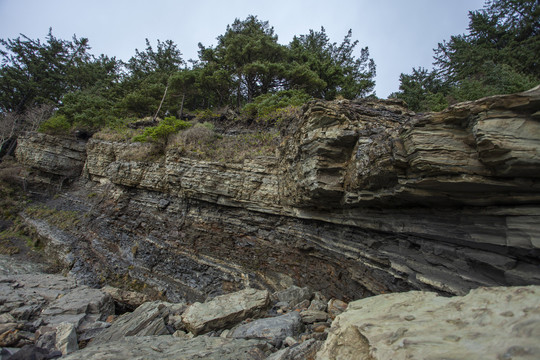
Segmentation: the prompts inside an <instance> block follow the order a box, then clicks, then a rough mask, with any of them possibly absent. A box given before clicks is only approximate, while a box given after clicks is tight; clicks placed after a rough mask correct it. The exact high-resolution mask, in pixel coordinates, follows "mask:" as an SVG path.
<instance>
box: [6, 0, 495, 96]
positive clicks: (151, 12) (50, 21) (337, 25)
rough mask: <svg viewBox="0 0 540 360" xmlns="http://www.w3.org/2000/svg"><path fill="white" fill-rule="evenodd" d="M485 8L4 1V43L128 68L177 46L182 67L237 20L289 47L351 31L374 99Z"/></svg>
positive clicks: (206, 0)
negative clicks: (80, 43) (55, 40)
mask: <svg viewBox="0 0 540 360" xmlns="http://www.w3.org/2000/svg"><path fill="white" fill-rule="evenodd" d="M484 3H485V1H484V0H356V1H354V0H345V1H338V0H336V1H330V0H325V1H322V0H299V1H295V0H272V1H256V0H221V1H217V0H192V1H184V0H151V1H143V0H86V1H80V0H0V38H2V39H6V38H15V37H17V36H19V34H21V33H22V34H25V35H27V36H28V37H30V38H34V39H35V38H44V36H45V35H46V34H47V32H48V29H49V27H52V28H53V34H54V35H55V36H56V37H59V38H63V39H71V37H72V35H73V34H76V35H77V37H87V38H89V40H90V46H91V47H92V50H91V53H93V54H95V55H99V54H101V53H104V54H106V55H109V56H116V57H117V58H119V59H122V60H127V59H129V58H130V57H131V56H133V55H134V54H135V49H136V48H137V49H139V50H142V49H144V48H145V38H148V39H149V40H150V41H151V42H152V44H153V45H154V47H155V44H156V40H157V39H159V40H162V41H164V40H169V39H170V40H173V41H174V42H175V43H176V44H177V46H178V48H179V49H180V51H181V52H182V53H183V54H184V56H183V57H184V59H185V60H188V59H196V58H197V50H198V47H197V44H198V43H199V42H201V43H203V44H204V45H205V46H209V45H215V44H216V37H217V36H218V35H221V34H223V33H224V32H225V29H226V27H227V24H231V23H232V22H233V21H234V19H235V18H240V19H245V18H246V17H247V16H248V15H250V14H252V15H257V16H258V18H259V19H260V20H268V21H269V22H270V25H271V26H273V27H274V30H275V33H276V34H277V35H278V36H279V40H278V41H279V42H280V43H282V44H287V43H289V42H290V41H291V40H292V38H293V36H294V35H301V34H306V33H308V32H309V30H310V29H314V30H319V29H320V27H321V26H324V27H325V29H326V32H327V34H328V36H329V37H330V40H331V41H333V42H338V43H339V42H341V41H342V40H343V37H344V36H345V35H346V34H347V31H348V30H349V29H352V31H353V39H357V40H359V44H358V47H357V48H358V54H359V50H360V48H361V47H365V46H368V47H369V51H370V56H371V57H372V58H373V59H374V60H375V64H376V66H377V77H376V79H375V80H376V93H377V95H378V96H379V97H381V98H385V97H387V96H388V95H389V94H390V93H392V92H394V91H397V90H398V87H399V75H400V74H401V73H403V72H404V73H410V72H411V70H412V68H413V67H418V66H423V67H427V68H431V66H432V62H433V49H434V48H436V47H437V43H439V42H442V41H443V40H448V39H449V38H450V36H451V35H458V34H462V33H465V32H466V30H467V26H468V23H469V21H468V17H467V15H468V11H470V10H478V9H481V8H482V7H483V5H484Z"/></svg>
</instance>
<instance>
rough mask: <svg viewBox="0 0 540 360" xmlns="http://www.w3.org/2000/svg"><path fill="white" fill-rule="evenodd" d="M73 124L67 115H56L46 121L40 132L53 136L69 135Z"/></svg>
mask: <svg viewBox="0 0 540 360" xmlns="http://www.w3.org/2000/svg"><path fill="white" fill-rule="evenodd" d="M71 126H72V124H71V123H70V122H69V120H68V119H67V118H66V116H65V115H59V114H56V115H54V116H53V117H51V118H49V119H47V120H45V121H44V122H43V123H42V124H41V125H40V127H39V131H41V132H44V133H47V134H53V135H61V134H67V133H69V130H70V129H71Z"/></svg>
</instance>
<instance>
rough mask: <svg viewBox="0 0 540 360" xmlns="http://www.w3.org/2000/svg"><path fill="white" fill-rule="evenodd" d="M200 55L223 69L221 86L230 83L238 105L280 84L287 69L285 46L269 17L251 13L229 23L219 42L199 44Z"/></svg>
mask: <svg viewBox="0 0 540 360" xmlns="http://www.w3.org/2000/svg"><path fill="white" fill-rule="evenodd" d="M199 48H200V51H199V54H200V59H201V61H203V62H204V63H205V64H207V66H209V67H211V68H213V69H215V70H221V73H220V76H223V75H226V76H227V77H228V80H225V79H220V80H221V81H220V83H219V86H220V87H221V86H222V85H229V86H230V88H229V91H231V90H232V91H235V92H236V93H235V94H234V95H233V94H230V96H231V97H236V105H237V107H240V106H239V105H240V103H242V102H244V101H247V102H250V101H251V100H252V99H253V98H254V97H256V96H258V95H261V94H265V93H267V92H269V91H271V90H273V89H275V88H276V87H277V86H279V85H280V79H281V78H282V74H283V72H284V62H285V52H286V49H285V47H284V46H282V45H280V44H278V42H277V35H275V34H274V28H272V27H270V25H269V24H268V21H260V20H259V19H257V17H256V16H253V15H250V16H248V17H247V18H246V19H245V20H243V21H240V20H239V19H236V20H235V21H234V22H233V24H232V25H229V26H227V30H226V32H225V34H223V35H220V36H219V37H218V45H217V46H216V47H215V48H213V47H209V48H205V47H204V46H203V45H202V44H199Z"/></svg>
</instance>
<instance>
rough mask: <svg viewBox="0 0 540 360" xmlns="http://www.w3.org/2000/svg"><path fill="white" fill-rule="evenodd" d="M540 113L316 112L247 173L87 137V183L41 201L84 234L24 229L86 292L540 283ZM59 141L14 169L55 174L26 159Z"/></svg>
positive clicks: (539, 93) (509, 105) (366, 107)
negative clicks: (118, 283)
mask: <svg viewBox="0 0 540 360" xmlns="http://www.w3.org/2000/svg"><path fill="white" fill-rule="evenodd" d="M539 108H540V88H535V89H533V90H531V91H528V92H524V93H520V94H513V95H503V96H494V97H489V98H485V99H481V100H478V101H475V102H467V103H462V104H457V105H455V106H452V107H450V108H449V109H447V110H445V111H443V112H440V113H433V114H420V115H416V114H413V113H411V112H409V111H408V110H407V109H406V108H405V107H404V106H403V104H402V103H400V102H397V101H393V100H380V101H375V100H362V101H345V100H341V101H333V102H327V101H313V102H310V103H308V104H307V105H306V106H305V107H304V112H303V115H302V116H301V117H300V118H299V119H297V121H296V123H294V124H292V125H291V126H290V131H289V132H288V133H285V134H284V137H283V142H282V145H281V146H280V148H279V149H278V150H279V151H278V154H277V155H276V157H261V158H257V159H255V160H250V161H245V162H244V163H241V164H226V163H221V162H212V161H203V160H195V159H188V158H186V157H183V156H182V155H181V153H180V152H179V151H178V150H177V149H169V150H168V151H167V153H166V154H165V156H164V157H162V158H161V159H158V160H156V161H150V160H148V159H147V160H141V159H136V158H134V157H133V153H134V152H135V151H139V150H140V149H139V150H137V149H138V147H140V146H143V145H140V144H126V143H114V142H108V141H103V140H96V139H91V140H90V141H89V142H88V143H87V145H86V154H85V155H86V160H85V166H84V171H83V175H82V177H81V178H80V180H81V181H80V182H79V183H78V184H76V186H74V187H71V188H70V189H69V190H68V191H66V192H65V193H64V195H65V197H62V198H59V199H54V200H49V201H48V205H50V206H51V207H53V208H59V209H63V208H68V209H71V208H75V209H76V211H77V212H78V213H79V214H80V216H81V221H80V223H79V224H78V227H74V228H72V229H67V230H58V229H52V228H47V227H46V226H45V225H44V224H42V223H40V222H39V221H46V219H45V220H39V221H37V220H35V219H28V218H27V222H29V223H30V224H32V221H34V222H33V223H34V224H38V225H39V229H41V230H43V231H44V232H46V233H47V234H48V236H49V237H51V236H52V237H53V238H55V239H56V240H58V242H62V241H65V242H69V248H70V249H71V254H67V255H65V258H66V259H67V260H68V261H66V262H67V263H70V264H71V265H72V266H73V268H74V269H76V270H77V271H75V272H77V273H79V274H81V273H84V274H85V276H86V277H85V278H84V281H86V282H88V283H97V282H98V281H97V277H98V274H99V276H101V275H103V274H105V275H106V276H108V277H115V276H119V275H121V276H127V277H129V278H130V279H134V280H137V281H140V282H142V283H145V284H148V285H149V286H151V287H153V288H156V289H158V290H159V291H161V292H163V293H165V294H166V296H167V299H168V300H170V301H177V300H179V299H188V300H189V301H195V300H197V301H201V300H203V299H205V298H206V297H207V296H209V295H210V296H216V295H220V294H222V293H226V292H230V291H234V290H239V289H242V288H245V287H249V286H252V285H253V286H257V287H261V288H268V289H272V290H281V289H284V288H286V287H288V286H290V285H292V284H296V285H298V286H309V287H310V288H312V289H315V290H319V291H321V292H323V293H324V294H325V295H326V296H328V297H336V298H340V299H345V300H351V299H358V298H361V297H365V296H370V295H373V294H380V293H386V292H396V291H398V292H399V291H406V290H411V289H416V290H433V291H437V292H440V293H445V294H459V295H463V294H466V293H467V292H468V291H469V290H470V289H473V288H476V287H478V286H509V285H528V284H540V275H539V274H540V272H539V271H538V270H539V269H540V256H539V252H540V250H539V246H540V238H539V236H538V234H539V233H540V227H539V226H540V225H539V224H540V205H539V204H540V185H539V184H540V182H539V177H540V171H539V169H540V154H539V150H538V149H539V148H540V147H539V141H540V140H539V139H540V125H539V124H540V123H539V119H538V115H537V114H538V110H539ZM59 141H60V142H59V143H55V142H54V139H53V138H52V137H44V136H42V135H35V136H34V135H27V140H26V141H23V142H21V144H20V145H19V147H20V149H19V148H18V150H17V153H18V154H21V155H19V160H20V161H21V162H23V163H25V164H27V165H29V166H33V167H34V168H35V169H39V170H40V171H42V172H50V173H51V174H60V171H57V170H56V169H58V168H62V166H58V165H55V163H54V161H48V162H47V161H37V160H33V159H37V158H38V157H39V156H38V155H35V156H31V155H30V154H32V153H33V152H40V153H41V152H44V153H48V154H54V151H53V150H51V151H48V150H47V149H48V148H51V149H59V148H60V147H62V146H64V145H62V144H63V143H62V141H65V140H59ZM74 146H75V145H65V146H64V147H74ZM143 150H144V149H143ZM231 151H233V149H231ZM25 154H26V155H25ZM73 157H75V156H73ZM58 161H59V162H61V163H64V161H63V160H62V161H61V160H58ZM47 164H49V165H47ZM79 164H80V162H78V163H77V165H76V166H77V169H78V166H79ZM49 167H50V169H49ZM77 171H78V170H77ZM75 173H76V171H74V172H73V174H75ZM62 174H67V173H65V172H62ZM63 176H66V175H63ZM90 195H92V196H90ZM75 204H77V206H76V207H75ZM39 229H38V231H39ZM62 239H64V240H62ZM70 261H71V262H70Z"/></svg>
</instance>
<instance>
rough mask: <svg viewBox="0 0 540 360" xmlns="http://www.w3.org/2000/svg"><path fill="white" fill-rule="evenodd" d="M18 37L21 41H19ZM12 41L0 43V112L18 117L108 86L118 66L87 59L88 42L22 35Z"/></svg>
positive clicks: (99, 60)
mask: <svg viewBox="0 0 540 360" xmlns="http://www.w3.org/2000/svg"><path fill="white" fill-rule="evenodd" d="M21 37H22V38H21ZM21 37H18V38H16V39H7V40H6V39H0V45H1V46H3V47H4V48H5V50H0V55H1V56H2V67H1V68H0V109H1V110H2V111H14V112H17V113H21V112H23V111H25V110H26V109H28V108H30V107H32V106H35V105H40V104H60V103H61V99H62V97H63V96H64V95H65V94H66V93H68V92H70V91H76V90H81V89H85V88H88V87H90V86H94V85H95V84H96V83H97V82H102V83H108V82H110V81H113V80H114V79H115V78H116V76H117V75H116V74H117V70H118V63H117V62H116V60H115V59H114V58H113V59H109V58H107V57H105V56H102V57H100V58H98V59H96V58H95V57H93V56H91V55H89V54H88V53H87V50H88V49H90V46H89V45H88V39H86V38H77V37H75V36H74V37H73V39H72V41H66V40H61V39H58V38H56V37H54V36H53V34H52V29H49V33H48V35H47V36H46V38H45V39H46V41H45V42H41V41H40V40H39V39H38V40H33V39H30V38H28V37H27V36H25V35H21Z"/></svg>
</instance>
